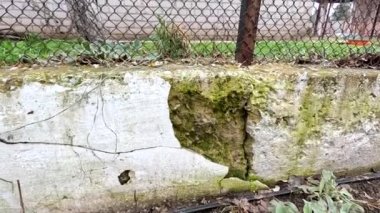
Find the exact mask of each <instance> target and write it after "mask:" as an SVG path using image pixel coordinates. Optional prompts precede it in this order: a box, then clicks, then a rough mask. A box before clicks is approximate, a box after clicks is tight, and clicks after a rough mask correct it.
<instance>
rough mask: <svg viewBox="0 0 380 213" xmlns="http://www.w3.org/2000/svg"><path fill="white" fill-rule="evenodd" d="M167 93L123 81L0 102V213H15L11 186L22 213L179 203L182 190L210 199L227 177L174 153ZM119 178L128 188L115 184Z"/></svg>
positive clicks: (147, 80)
mask: <svg viewBox="0 0 380 213" xmlns="http://www.w3.org/2000/svg"><path fill="white" fill-rule="evenodd" d="M169 89H170V85H169V83H168V82H166V81H164V80H163V79H162V78H159V77H140V76H138V75H135V74H126V76H125V80H124V81H121V82H120V81H116V80H109V81H106V80H94V79H89V80H87V81H84V82H82V83H81V84H80V85H78V86H77V87H75V88H74V87H63V86H60V85H54V84H41V83H36V82H30V83H26V84H24V85H23V86H21V87H19V88H17V89H15V90H14V91H9V92H5V93H0V103H1V106H0V121H1V122H0V130H1V132H0V138H1V140H2V143H0V150H1V155H0V162H2V163H0V178H1V179H0V183H1V185H0V201H1V202H0V209H1V210H0V211H1V212H3V211H4V209H5V210H9V211H10V212H13V211H15V210H16V209H18V208H19V201H18V191H17V186H16V185H15V183H16V180H17V179H19V180H20V182H21V185H22V193H23V197H24V202H25V205H26V208H27V209H29V210H35V211H37V212H41V211H51V210H55V209H56V210H60V211H67V210H70V209H71V210H73V211H79V210H82V211H90V210H97V211H98V210H99V209H101V208H102V207H107V208H109V207H116V206H117V205H122V204H123V203H126V202H127V201H128V200H130V201H131V200H132V201H133V199H134V196H137V199H139V200H149V199H155V198H159V197H161V198H165V197H171V196H175V195H181V196H186V195H187V194H186V193H185V190H186V187H187V188H191V189H192V190H193V193H194V194H195V195H197V194H198V195H199V194H203V193H210V192H212V193H218V192H219V186H218V181H220V180H221V179H222V178H223V177H224V176H225V175H226V174H227V171H228V168H227V167H225V166H222V165H218V164H215V163H213V162H211V161H209V160H206V159H205V158H204V157H203V156H202V155H200V154H196V153H194V152H192V151H189V150H186V149H182V148H181V146H180V143H179V142H178V140H177V139H176V138H175V136H174V132H173V128H172V124H171V122H170V119H169V109H168V103H167V99H168V94H169ZM127 170H128V171H130V172H129V173H128V172H127V173H126V174H128V176H129V178H130V180H129V181H128V177H126V178H124V180H125V181H126V183H124V182H120V180H119V179H120V178H119V176H120V175H121V174H122V173H123V172H124V171H127ZM122 181H123V180H122ZM122 184H123V185H122Z"/></svg>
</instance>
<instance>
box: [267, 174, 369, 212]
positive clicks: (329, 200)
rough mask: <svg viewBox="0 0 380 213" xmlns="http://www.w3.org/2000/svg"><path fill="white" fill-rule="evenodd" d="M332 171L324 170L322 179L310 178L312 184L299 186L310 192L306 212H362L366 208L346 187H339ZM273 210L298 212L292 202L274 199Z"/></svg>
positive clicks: (305, 203) (304, 209) (305, 204)
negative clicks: (356, 200)
mask: <svg viewBox="0 0 380 213" xmlns="http://www.w3.org/2000/svg"><path fill="white" fill-rule="evenodd" d="M335 180H336V177H335V176H334V174H333V173H332V172H329V171H323V172H322V178H321V180H320V181H315V180H309V183H310V185H303V186H299V187H298V188H299V189H300V190H302V191H303V192H304V193H306V194H308V195H309V196H308V201H306V200H304V206H303V212H304V213H362V212H364V209H363V208H362V207H361V206H360V205H358V204H357V203H355V200H354V198H353V196H352V195H351V194H350V193H349V192H348V191H347V190H346V189H345V188H339V187H338V184H337V183H336V181H335ZM271 205H272V212H275V213H278V212H286V213H288V212H289V213H292V212H298V210H297V208H295V205H294V204H292V203H289V202H288V203H284V202H281V201H277V200H274V201H272V202H271Z"/></svg>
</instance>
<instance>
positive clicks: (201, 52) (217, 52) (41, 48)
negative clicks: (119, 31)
mask: <svg viewBox="0 0 380 213" xmlns="http://www.w3.org/2000/svg"><path fill="white" fill-rule="evenodd" d="M155 44H156V43H155V42H154V41H152V40H137V41H134V42H130V43H116V42H113V43H112V42H108V43H104V42H103V43H96V44H90V43H88V42H86V41H84V40H80V39H72V40H60V39H42V38H39V37H37V36H28V37H26V38H25V39H23V40H20V41H12V40H0V63H2V64H15V63H18V62H26V63H29V62H30V63H34V62H36V61H46V60H64V61H65V62H70V61H75V60H76V59H77V58H78V57H83V56H89V57H95V58H98V59H101V60H113V61H124V60H142V59H144V60H146V59H147V60H157V59H159V58H160V57H161V56H160V49H158V48H157V45H155ZM189 51H190V53H189V55H190V57H217V56H222V57H233V56H234V54H235V43H234V42H215V41H201V42H191V43H190V50H189ZM362 53H380V44H379V42H375V43H373V44H372V45H370V46H366V47H355V46H348V45H346V44H340V43H338V42H336V41H328V40H322V41H259V42H257V43H256V48H255V56H256V57H257V58H258V59H269V60H294V59H296V58H298V57H306V58H307V57H313V56H319V57H322V58H326V59H328V60H332V59H340V58H344V57H347V56H349V55H351V54H362ZM169 55H170V54H169Z"/></svg>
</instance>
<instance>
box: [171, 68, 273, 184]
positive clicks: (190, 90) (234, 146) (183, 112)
mask: <svg viewBox="0 0 380 213" xmlns="http://www.w3.org/2000/svg"><path fill="white" fill-rule="evenodd" d="M171 85H172V88H171V91H170V95H169V107H170V117H171V120H172V123H173V126H174V130H175V134H176V136H177V138H178V139H179V141H180V142H181V144H182V145H183V146H184V147H186V148H189V149H192V150H194V151H196V152H198V153H200V154H202V155H204V156H206V157H207V158H209V159H210V160H212V161H214V162H217V163H220V164H223V165H226V166H229V168H230V170H229V174H228V176H229V177H239V178H242V179H246V178H247V174H248V171H247V168H249V163H248V159H247V157H246V155H247V153H246V149H247V148H249V147H251V146H248V145H247V144H246V142H247V138H246V131H245V125H246V118H247V112H246V110H247V108H246V105H247V103H249V102H250V101H252V102H254V103H255V104H254V106H256V107H262V106H264V105H265V101H266V94H267V93H268V92H269V91H270V86H269V84H265V83H264V82H263V81H260V80H257V79H253V78H252V77H250V76H248V75H241V76H212V77H209V78H208V79H202V80H201V79H199V78H196V77H195V78H188V79H177V80H171ZM252 96H254V97H256V98H252ZM251 106H252V104H251ZM249 151H250V150H249ZM250 152H251V151H250Z"/></svg>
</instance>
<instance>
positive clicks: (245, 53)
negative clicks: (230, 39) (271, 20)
mask: <svg viewBox="0 0 380 213" xmlns="http://www.w3.org/2000/svg"><path fill="white" fill-rule="evenodd" d="M260 6H261V0H242V2H241V10H240V22H239V31H238V38H237V42H236V54H235V59H236V60H237V61H238V62H239V63H241V64H242V65H244V66H247V65H250V64H252V61H253V51H254V49H255V43H256V36H257V31H258V23H259V17H260Z"/></svg>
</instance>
